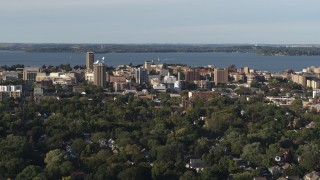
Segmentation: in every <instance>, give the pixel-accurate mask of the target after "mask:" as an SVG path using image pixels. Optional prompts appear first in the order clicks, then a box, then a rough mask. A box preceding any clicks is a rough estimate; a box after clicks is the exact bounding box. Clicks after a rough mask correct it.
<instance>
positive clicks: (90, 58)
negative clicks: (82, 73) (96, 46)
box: [86, 52, 94, 72]
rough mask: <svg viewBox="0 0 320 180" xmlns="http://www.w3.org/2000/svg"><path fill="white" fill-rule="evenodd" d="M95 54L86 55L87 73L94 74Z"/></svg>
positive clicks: (88, 53)
mask: <svg viewBox="0 0 320 180" xmlns="http://www.w3.org/2000/svg"><path fill="white" fill-rule="evenodd" d="M93 61H94V53H93V52H87V54H86V68H87V72H92V70H93Z"/></svg>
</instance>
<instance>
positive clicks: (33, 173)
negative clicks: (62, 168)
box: [16, 165, 46, 180]
mask: <svg viewBox="0 0 320 180" xmlns="http://www.w3.org/2000/svg"><path fill="white" fill-rule="evenodd" d="M16 179H17V180H24V179H39V180H40V179H46V176H45V174H44V173H43V172H41V168H40V167H39V166H34V165H29V166H27V167H26V168H24V170H23V171H22V172H21V173H19V174H18V175H17V177H16Z"/></svg>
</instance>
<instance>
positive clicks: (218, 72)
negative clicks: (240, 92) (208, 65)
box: [214, 68, 228, 85]
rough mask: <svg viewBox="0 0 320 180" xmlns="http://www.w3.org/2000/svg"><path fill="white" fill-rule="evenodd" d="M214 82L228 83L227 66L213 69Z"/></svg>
mask: <svg viewBox="0 0 320 180" xmlns="http://www.w3.org/2000/svg"><path fill="white" fill-rule="evenodd" d="M214 82H215V84H216V85H218V84H227V83H228V69H227V68H223V69H220V68H216V69H214Z"/></svg>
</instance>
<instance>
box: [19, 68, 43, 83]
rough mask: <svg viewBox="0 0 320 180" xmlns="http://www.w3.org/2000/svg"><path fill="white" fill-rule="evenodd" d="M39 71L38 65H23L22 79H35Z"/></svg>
mask: <svg viewBox="0 0 320 180" xmlns="http://www.w3.org/2000/svg"><path fill="white" fill-rule="evenodd" d="M38 72H40V68H39V67H25V68H24V69H23V80H25V81H36V77H37V73H38Z"/></svg>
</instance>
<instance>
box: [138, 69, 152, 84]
mask: <svg viewBox="0 0 320 180" xmlns="http://www.w3.org/2000/svg"><path fill="white" fill-rule="evenodd" d="M135 78H136V83H138V84H148V82H149V73H148V70H147V69H144V68H137V69H136V71H135Z"/></svg>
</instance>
